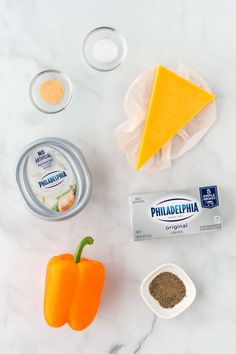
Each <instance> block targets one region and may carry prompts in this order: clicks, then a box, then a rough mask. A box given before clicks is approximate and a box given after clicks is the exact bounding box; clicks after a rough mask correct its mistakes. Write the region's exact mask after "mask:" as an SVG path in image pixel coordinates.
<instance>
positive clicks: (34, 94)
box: [30, 70, 73, 113]
mask: <svg viewBox="0 0 236 354" xmlns="http://www.w3.org/2000/svg"><path fill="white" fill-rule="evenodd" d="M72 96H73V86H72V83H71V81H70V79H69V78H68V77H67V76H66V75H64V74H62V73H61V72H60V71H58V70H45V71H42V72H40V73H39V74H38V75H36V76H35V77H34V78H33V80H32V81H31V84H30V98H31V101H32V103H33V105H34V106H35V107H36V108H37V109H38V110H40V111H41V112H44V113H58V112H60V111H62V110H63V109H65V108H66V107H67V106H68V104H69V103H70V102H71V99H72Z"/></svg>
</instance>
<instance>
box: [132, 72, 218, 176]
mask: <svg viewBox="0 0 236 354" xmlns="http://www.w3.org/2000/svg"><path fill="white" fill-rule="evenodd" d="M213 100H214V95H213V94H211V93H209V92H207V91H205V90H203V89H201V88H200V87H198V86H196V85H194V84H193V83H191V82H190V81H187V80H185V79H184V78H182V77H180V76H179V75H177V74H175V73H174V72H172V71H170V70H168V69H166V68H164V67H163V66H158V67H156V68H155V72H154V80H153V85H152V92H151V97H150V101H149V105H148V109H147V114H146V120H145V125H144V130H143V136H142V139H141V144H140V147H139V153H138V161H137V166H136V169H137V170H138V169H140V168H141V167H142V166H143V165H144V164H145V163H146V162H147V161H148V160H149V159H150V158H151V157H152V156H153V155H155V154H156V153H157V152H158V151H159V150H160V149H161V148H162V146H163V145H165V144H166V143H167V142H168V141H169V140H170V139H171V138H172V137H173V136H174V135H175V134H176V133H177V132H178V131H179V130H180V129H182V128H183V127H184V126H185V125H186V124H187V123H188V122H189V121H190V120H191V119H192V118H193V117H194V116H196V114H198V113H199V112H200V111H201V110H202V109H203V108H204V107H205V106H206V105H208V103H210V102H212V101H213Z"/></svg>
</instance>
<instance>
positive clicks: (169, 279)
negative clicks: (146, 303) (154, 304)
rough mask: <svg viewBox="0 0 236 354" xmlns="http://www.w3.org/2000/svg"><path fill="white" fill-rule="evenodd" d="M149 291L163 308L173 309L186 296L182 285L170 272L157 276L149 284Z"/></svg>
mask: <svg viewBox="0 0 236 354" xmlns="http://www.w3.org/2000/svg"><path fill="white" fill-rule="evenodd" d="M149 291H150V294H151V295H152V296H153V297H154V299H156V300H157V301H158V302H159V304H160V305H161V306H162V307H164V308H172V307H174V306H175V305H176V304H178V303H179V302H180V301H181V300H183V298H184V297H185V295H186V287H185V285H184V283H183V282H182V280H180V279H179V278H178V277H177V275H175V274H173V273H171V272H162V273H160V274H158V275H157V276H156V277H155V278H154V279H153V280H152V282H151V283H150V285H149Z"/></svg>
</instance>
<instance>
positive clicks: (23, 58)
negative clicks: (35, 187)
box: [0, 0, 236, 354]
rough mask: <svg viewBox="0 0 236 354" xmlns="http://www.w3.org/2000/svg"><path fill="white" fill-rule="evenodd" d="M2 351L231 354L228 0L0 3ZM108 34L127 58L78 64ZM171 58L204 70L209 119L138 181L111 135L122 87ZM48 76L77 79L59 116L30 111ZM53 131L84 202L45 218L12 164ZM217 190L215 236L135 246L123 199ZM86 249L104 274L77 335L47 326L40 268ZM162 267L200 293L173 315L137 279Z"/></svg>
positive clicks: (233, 52) (232, 111)
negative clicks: (193, 139)
mask: <svg viewBox="0 0 236 354" xmlns="http://www.w3.org/2000/svg"><path fill="white" fill-rule="evenodd" d="M0 10H1V11H0V43H1V45H0V93H1V129H0V151H1V153H0V154H1V155H0V161H1V168H0V200H1V212H0V333H1V334H0V354H53V353H57V354H64V353H68V354H108V353H110V354H134V353H138V354H156V353H160V354H173V353H175V354H185V353H186V354H200V353H201V354H211V353H212V354H213V353H214V354H221V353H222V352H226V353H227V354H231V353H232V354H233V353H234V352H235V349H234V348H235V339H234V338H235V331H236V307H235V305H234V304H235V296H236V281H235V269H236V252H235V249H236V239H235V236H234V234H235V226H236V217H235V197H236V188H235V180H236V169H235V163H234V162H235V157H234V152H235V148H236V145H235V144H236V143H235V136H234V135H235V130H236V120H235V115H236V100H235V98H234V96H235V92H236V80H235V73H236V46H235V36H236V26H235V20H236V15H235V14H236V4H235V1H233V0H228V1H225V2H223V1H220V0H214V1H213V0H199V1H195V0H189V1H184V0H181V1H171V0H165V1H164V0H152V1H151V0H150V1H142V0H129V1H125V0H120V1H116V2H114V1H108V0H100V1H95V0H87V1H82V0H67V1H63V0H51V1H46V0H40V1H37V0H31V1H30V0H22V1H17V0H12V1H7V0H0ZM103 25H106V26H111V27H114V28H116V29H117V30H118V31H120V33H121V34H122V35H123V36H124V37H125V39H126V41H127V46H128V55H127V58H126V60H125V61H124V63H123V64H122V65H121V66H120V67H118V68H117V69H116V70H114V71H111V72H107V73H101V72H97V71H95V70H93V69H91V68H90V67H88V65H87V64H86V62H85V61H84V60H83V57H82V43H83V38H84V37H85V35H86V34H87V33H88V32H89V31H91V30H92V29H93V28H95V27H98V26H103ZM179 62H183V63H185V64H186V65H188V66H189V67H191V68H193V69H194V70H196V71H197V72H199V73H200V74H201V75H202V76H203V77H204V78H205V79H206V81H207V82H209V84H210V86H211V88H212V90H213V91H214V93H215V94H216V97H217V99H216V104H217V111H218V117H217V121H216V123H215V124H214V126H213V127H212V129H211V130H210V131H209V132H208V133H207V134H206V136H205V137H204V139H203V140H202V141H201V142H200V143H199V144H198V145H197V146H196V147H195V148H194V149H192V150H191V151H190V152H188V153H187V154H185V155H184V156H182V157H181V158H179V159H178V160H176V161H174V162H173V166H172V167H171V169H167V170H164V171H161V172H160V173H144V172H140V173H136V172H135V171H133V170H132V169H131V168H130V167H129V165H128V163H127V162H126V160H125V157H124V155H123V154H122V153H121V152H120V151H118V149H117V146H116V141H115V137H114V134H113V130H114V128H115V127H116V126H118V125H119V124H120V123H121V122H123V121H124V120H125V113H124V109H123V99H124V96H125V93H126V91H127V89H128V87H129V85H130V84H131V83H132V82H133V80H134V79H135V78H136V77H137V76H138V75H139V74H140V73H141V72H142V71H143V70H144V69H145V68H147V67H151V66H153V65H155V64H157V63H161V64H163V65H166V66H167V67H169V68H175V67H176V66H177V64H178V63H179ZM48 68H53V69H59V70H61V71H62V72H64V73H65V74H67V75H68V76H69V77H70V78H71V80H72V82H73V85H74V88H75V93H74V98H73V101H72V103H71V105H70V106H69V107H68V109H66V110H65V111H64V112H61V113H59V114H57V115H54V116H48V115H45V114H43V113H41V112H39V111H37V110H36V109H35V108H34V107H33V106H32V104H31V102H30V99H29V95H28V87H29V83H30V80H31V79H32V77H33V76H34V75H35V74H37V73H38V72H39V71H41V70H44V69H48ZM47 136H58V137H62V138H65V139H68V140H70V141H71V142H72V143H74V144H76V145H77V146H78V147H79V148H80V149H81V150H82V152H83V154H84V155H85V158H86V160H87V162H88V165H89V167H90V170H91V174H92V177H93V194H92V198H91V200H90V202H89V204H88V206H87V207H86V209H85V210H84V211H83V212H82V213H81V214H79V215H78V216H76V217H74V218H72V219H70V220H67V221H64V222H61V223H48V222H45V221H41V220H39V219H37V218H35V217H34V216H32V215H31V214H30V213H29V212H28V211H27V210H26V209H25V207H24V205H23V204H22V200H21V198H20V196H19V194H18V190H17V187H16V184H15V181H14V172H13V171H14V164H15V160H16V157H17V155H18V153H19V152H20V150H21V149H22V148H23V147H24V146H25V145H26V144H28V143H29V142H31V141H33V140H35V139H38V138H41V137H47ZM204 184H218V185H219V187H220V191H221V199H222V204H223V217H224V230H223V231H222V232H219V233H212V234H209V235H207V234H205V235H195V236H190V237H185V238H184V237H179V238H178V237H176V238H173V239H168V240H164V239H162V240H153V241H145V242H134V241H133V240H132V234H131V229H130V220H129V210H128V201H127V197H128V195H129V194H131V193H137V192H147V191H155V190H172V189H180V188H190V187H192V186H196V185H204ZM87 234H91V235H92V236H93V237H94V238H95V245H94V246H91V247H90V248H89V249H88V248H87V249H86V250H85V255H87V256H89V257H91V258H97V259H99V260H101V261H103V262H104V264H105V266H106V270H107V274H106V282H105V288H104V292H103V297H102V302H101V307H100V310H99V313H98V315H97V317H96V319H95V321H94V322H93V324H92V325H91V326H90V327H89V328H88V329H87V330H86V331H83V332H80V333H77V332H74V331H72V330H70V329H69V328H68V326H64V327H62V328H59V329H52V328H49V327H48V326H47V325H46V324H45V322H44V319H43V311H42V303H43V293H44V279H45V269H46V264H47V261H48V259H49V258H50V257H52V256H53V255H56V254H60V253H64V252H73V250H74V248H75V246H76V245H77V243H78V242H79V240H80V239H81V237H82V236H84V235H87ZM165 262H173V263H176V264H178V265H180V266H181V267H182V268H183V269H184V270H185V271H186V272H187V273H188V274H189V275H190V277H191V278H192V279H193V281H194V283H195V285H196V288H197V297H196V300H195V302H194V303H193V305H192V306H191V307H190V308H189V309H188V310H187V311H186V312H184V313H183V314H181V315H180V316H179V317H177V318H175V319H172V320H169V321H166V320H161V319H159V318H157V317H155V316H154V315H153V313H152V312H151V311H150V310H149V309H148V308H147V306H146V305H145V304H144V302H143V301H142V299H141V296H140V293H139V287H140V283H141V281H142V280H143V278H144V277H145V276H146V275H147V273H149V272H150V271H151V270H153V269H154V268H156V267H157V266H159V265H161V264H162V263H165Z"/></svg>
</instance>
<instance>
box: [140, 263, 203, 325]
mask: <svg viewBox="0 0 236 354" xmlns="http://www.w3.org/2000/svg"><path fill="white" fill-rule="evenodd" d="M162 272H171V273H173V274H175V275H177V277H179V279H181V280H182V282H183V283H184V285H185V287H186V296H185V297H184V298H183V300H182V301H180V302H179V303H178V304H177V305H175V306H174V307H173V308H167V309H166V308H164V307H161V305H160V304H159V302H158V301H157V300H155V299H154V297H153V296H152V295H151V294H150V291H149V285H150V283H151V281H152V280H153V279H154V278H155V277H156V276H157V275H158V274H160V273H162ZM140 292H141V295H142V298H143V300H144V301H145V302H146V304H147V305H148V307H149V308H150V309H151V310H152V311H153V312H154V313H155V314H156V315H157V316H159V317H161V318H165V319H169V318H173V317H176V316H178V315H179V314H180V313H181V312H183V311H185V310H186V309H187V308H188V307H189V306H190V305H191V304H192V302H193V301H194V299H195V296H196V288H195V285H194V284H193V282H192V280H191V279H190V278H189V276H188V275H187V274H186V273H185V271H184V270H183V269H182V268H180V267H179V266H177V265H176V264H171V263H167V264H163V265H161V266H160V267H158V268H156V269H154V270H153V271H152V272H151V273H150V274H148V276H147V277H146V278H145V279H144V280H143V282H142V284H141V287H140Z"/></svg>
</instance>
